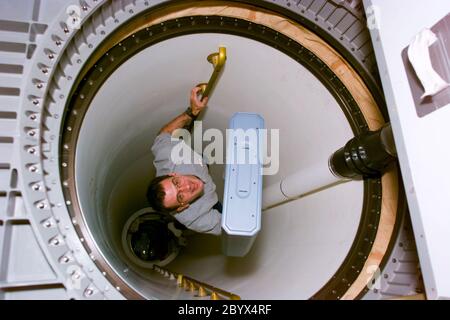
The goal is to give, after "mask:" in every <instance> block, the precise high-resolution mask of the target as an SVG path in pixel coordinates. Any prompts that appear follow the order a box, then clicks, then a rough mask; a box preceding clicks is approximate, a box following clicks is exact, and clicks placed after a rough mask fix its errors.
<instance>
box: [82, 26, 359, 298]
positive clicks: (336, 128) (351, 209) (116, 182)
mask: <svg viewBox="0 0 450 320" xmlns="http://www.w3.org/2000/svg"><path fill="white" fill-rule="evenodd" d="M218 45H225V46H226V47H227V49H228V59H227V64H226V67H225V70H224V71H223V74H222V77H221V79H220V81H219V83H218V84H217V87H216V90H215V92H214V94H213V95H212V97H211V100H210V103H209V106H208V109H207V111H206V112H205V114H204V116H203V119H202V120H203V122H202V125H203V129H204V130H206V129H209V128H216V129H219V130H221V131H222V132H225V129H226V128H227V123H228V120H229V118H230V117H231V115H232V114H233V113H234V112H257V113H259V114H261V115H262V116H263V117H264V118H265V120H266V127H267V128H268V129H277V130H279V136H280V139H279V163H280V165H279V170H278V173H277V174H275V175H273V176H265V177H264V185H265V186H269V185H271V184H273V183H276V182H277V181H279V180H280V179H281V178H282V177H285V176H287V175H289V174H292V173H294V172H296V171H297V170H299V169H301V168H308V167H311V166H314V164H315V163H316V162H317V161H322V162H325V163H326V161H327V160H328V157H329V156H330V154H331V152H332V151H333V150H336V149H338V148H339V147H340V146H342V145H343V144H344V143H345V142H346V141H347V140H349V139H350V138H351V137H352V136H353V134H352V130H351V128H350V125H349V124H348V122H347V120H346V118H345V115H344V113H343V112H342V109H341V108H340V106H339V104H338V103H337V102H336V100H335V99H334V98H333V96H332V95H331V93H330V92H329V91H328V90H327V89H326V88H325V87H324V86H323V84H322V83H321V82H320V81H319V80H318V79H317V78H315V77H314V76H313V75H312V74H311V73H310V72H309V71H308V70H307V69H306V68H305V67H303V66H302V65H300V64H299V63H297V61H295V60H293V59H291V58H290V57H289V56H287V55H285V54H283V53H281V52H280V51H278V50H276V49H274V48H272V47H269V46H267V45H265V44H262V43H260V42H257V41H254V40H250V39H245V38H242V37H238V36H233V35H217V34H196V35H186V36H181V37H176V38H173V39H169V40H166V41H164V42H161V43H158V44H156V45H154V46H151V47H149V48H147V49H145V50H143V51H141V52H140V53H138V54H137V55H135V56H133V57H132V58H131V59H129V60H127V61H126V62H125V63H124V64H123V65H121V66H120V67H119V68H118V69H117V70H115V71H114V73H113V74H112V75H111V76H110V77H109V78H108V81H107V82H105V83H104V85H103V86H102V87H101V89H100V90H99V91H98V93H97V94H96V96H95V98H94V99H93V100H92V103H91V105H90V107H89V110H88V112H87V114H86V116H85V119H84V121H83V125H82V127H81V130H80V135H79V139H78V144H77V151H76V181H77V187H78V188H77V190H78V195H79V199H80V204H81V208H82V210H83V213H84V215H85V217H86V219H87V220H88V224H89V227H90V229H91V233H92V234H93V236H94V238H96V239H97V244H103V246H104V247H103V248H102V252H103V253H104V254H105V257H106V258H107V259H108V260H109V261H110V262H111V263H112V264H113V265H114V266H115V265H119V266H120V267H116V269H117V270H122V269H124V268H126V267H125V266H122V263H123V262H125V264H127V265H128V264H130V265H131V267H132V268H133V267H134V265H135V264H136V263H135V262H136V261H134V260H130V259H129V257H128V256H127V255H124V254H123V252H122V253H121V251H123V250H122V246H121V243H120V241H121V237H120V235H121V232H122V229H123V226H124V224H125V223H126V221H127V219H128V218H129V217H130V215H131V214H133V212H136V211H137V210H139V209H141V208H145V207H147V206H148V204H147V202H146V198H145V192H146V187H147V185H148V183H149V182H150V181H151V179H152V178H153V177H154V168H153V165H152V161H153V158H152V154H151V151H150V148H151V145H152V143H153V140H154V139H155V137H156V135H157V132H158V131H159V130H160V129H161V127H162V125H163V124H164V123H167V122H169V121H170V120H171V119H173V118H174V117H175V116H177V115H178V114H180V113H181V112H182V111H183V110H184V109H185V108H186V106H187V104H188V103H189V100H188V97H189V96H188V94H189V91H190V89H191V87H193V86H194V85H195V84H196V83H199V82H204V81H205V79H207V78H208V77H209V75H210V73H211V66H210V65H209V64H208V63H207V61H206V57H207V56H208V55H209V54H210V53H211V52H215V51H216V50H217V48H218ZM180 48H182V51H183V54H182V59H180ZM207 144H208V142H205V144H204V145H205V146H206V145H207ZM274 160H276V159H274ZM223 169H224V166H223V165H221V164H213V165H211V166H210V172H211V175H212V176H213V178H214V181H215V183H216V185H217V193H218V195H219V198H222V194H223V178H222V177H223ZM362 202H363V183H362V182H351V183H347V184H344V185H341V186H338V187H335V188H333V189H332V190H327V191H324V192H321V193H319V194H316V195H312V196H310V197H308V198H305V199H304V200H302V201H296V202H292V203H290V204H287V205H284V206H281V207H279V208H274V209H271V210H268V211H266V212H264V213H263V216H264V217H263V222H262V224H263V228H262V231H261V233H260V235H259V236H258V239H257V241H256V244H255V247H254V248H253V249H252V252H251V253H250V255H249V256H247V257H245V258H242V259H233V258H227V257H224V256H222V254H221V250H220V241H219V239H218V238H216V237H212V236H207V235H197V236H194V237H190V239H188V245H187V248H186V249H185V250H183V252H181V254H180V256H179V257H178V258H177V259H175V260H174V262H173V263H172V264H171V265H169V267H170V268H172V269H173V270H174V271H177V272H183V273H184V274H187V275H190V276H191V277H194V278H196V277H197V278H199V280H201V281H203V282H208V283H212V284H213V285H215V286H219V287H221V288H224V289H226V290H228V291H231V292H236V293H237V294H240V295H241V296H242V297H245V298H264V297H269V296H271V297H273V296H272V294H273V293H268V292H267V293H264V290H258V289H257V288H258V287H259V285H257V283H260V284H261V283H264V282H265V281H269V280H270V279H271V278H272V277H273V276H274V274H276V273H278V274H279V275H278V276H277V278H278V281H277V284H276V285H275V286H279V289H280V290H275V291H279V292H283V294H282V295H281V296H278V297H279V298H308V297H310V296H311V295H313V294H314V293H315V292H316V291H317V290H319V289H320V288H321V287H322V286H323V285H324V284H325V283H326V282H327V280H328V279H329V278H330V277H331V276H332V275H333V274H334V272H335V271H336V270H337V269H338V267H339V266H340V264H341V263H342V261H343V260H344V258H345V257H346V255H347V253H348V251H349V249H350V246H351V244H352V242H353V239H354V238H355V234H356V231H357V229H358V225H359V220H360V215H361V210H362ZM331 221H332V222H331ZM105 240H106V241H105ZM116 259H117V260H118V261H116ZM286 261H290V262H289V263H286ZM141 266H142V265H141ZM269 266H270V267H269ZM138 272H141V273H142V272H143V273H147V271H146V270H140V271H138ZM312 274H314V276H311V275H312ZM300 275H303V276H301V277H302V281H298V282H296V284H292V283H291V280H290V279H291V278H292V277H299V276H300ZM244 279H245V281H244ZM248 283H252V285H251V286H248V285H245V284H248ZM255 287H256V288H255ZM246 288H250V289H246ZM281 288H285V289H283V290H281ZM286 288H289V289H288V290H286ZM141 290H142V289H141Z"/></svg>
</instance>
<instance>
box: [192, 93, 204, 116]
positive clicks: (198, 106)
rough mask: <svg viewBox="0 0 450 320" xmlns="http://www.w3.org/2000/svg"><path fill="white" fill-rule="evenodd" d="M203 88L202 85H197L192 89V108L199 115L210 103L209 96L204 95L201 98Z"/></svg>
mask: <svg viewBox="0 0 450 320" xmlns="http://www.w3.org/2000/svg"><path fill="white" fill-rule="evenodd" d="M201 90H202V89H201V88H200V87H195V88H194V89H192V91H191V110H192V113H193V114H194V115H195V116H197V115H198V114H199V113H200V112H201V111H202V110H203V109H204V108H205V107H206V105H207V104H208V97H204V98H203V99H202V100H200V97H199V95H200V93H201Z"/></svg>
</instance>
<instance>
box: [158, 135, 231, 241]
mask: <svg viewBox="0 0 450 320" xmlns="http://www.w3.org/2000/svg"><path fill="white" fill-rule="evenodd" d="M179 143H183V144H185V143H184V141H182V140H174V141H172V137H171V135H170V134H169V133H161V134H159V135H158V136H157V137H156V139H155V141H154V143H153V146H152V153H153V156H154V161H153V164H154V165H155V169H156V176H157V177H159V176H163V175H167V174H169V173H172V172H175V173H179V174H181V175H194V176H197V177H198V178H200V179H201V180H202V181H203V182H204V187H203V195H202V196H201V197H200V198H198V199H197V200H195V201H194V202H193V203H191V204H190V205H189V207H188V208H187V209H185V210H183V211H181V212H180V213H175V214H174V217H175V219H177V220H178V221H179V222H180V223H182V224H184V225H185V226H186V227H187V228H189V229H191V230H194V231H197V232H201V233H211V234H214V235H220V233H221V231H222V230H221V219H222V215H221V214H220V213H219V211H217V210H216V209H213V206H214V205H215V204H216V203H217V201H218V198H217V193H216V185H215V184H214V182H213V180H212V178H211V176H210V175H209V172H208V167H207V165H206V162H205V160H204V159H203V158H202V157H200V156H199V155H198V154H195V155H194V156H197V157H199V158H198V159H199V160H200V161H199V162H201V164H198V162H195V163H192V164H185V163H181V162H180V163H178V161H177V163H174V162H173V161H172V158H171V153H172V149H173V147H175V146H176V145H178V144H179ZM184 147H186V148H189V147H188V146H187V145H186V144H185V146H184ZM189 150H190V151H191V152H193V151H192V149H190V148H189Z"/></svg>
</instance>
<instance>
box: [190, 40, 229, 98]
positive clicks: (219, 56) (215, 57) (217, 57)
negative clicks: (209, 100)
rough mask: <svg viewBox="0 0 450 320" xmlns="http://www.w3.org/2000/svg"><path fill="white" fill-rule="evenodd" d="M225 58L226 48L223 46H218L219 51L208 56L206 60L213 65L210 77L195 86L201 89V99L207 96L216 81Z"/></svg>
mask: <svg viewBox="0 0 450 320" xmlns="http://www.w3.org/2000/svg"><path fill="white" fill-rule="evenodd" d="M226 60H227V49H226V48H225V47H219V52H215V53H211V54H210V55H209V56H208V62H209V63H211V64H212V65H213V67H214V70H213V73H212V75H211V78H209V81H208V83H200V84H198V85H197V87H200V88H201V89H202V99H203V98H204V97H209V95H210V93H211V91H212V89H213V88H214V85H215V84H216V82H217V79H218V77H219V74H220V71H221V70H222V68H223V66H224V65H225V61H226Z"/></svg>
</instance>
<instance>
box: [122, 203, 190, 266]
mask: <svg viewBox="0 0 450 320" xmlns="http://www.w3.org/2000/svg"><path fill="white" fill-rule="evenodd" d="M169 223H170V221H169V220H168V219H167V217H165V216H164V215H162V214H159V213H157V212H155V211H154V210H153V209H152V208H143V209H141V210H139V211H138V212H135V213H134V214H133V215H131V217H130V218H128V220H127V222H126V223H125V225H124V227H123V230H122V249H123V250H124V252H125V254H126V256H127V258H128V259H129V260H130V261H132V263H133V264H135V265H138V266H140V267H143V268H147V269H151V268H153V267H154V265H157V266H161V267H163V266H165V265H167V264H169V263H170V262H171V261H172V260H173V259H175V257H176V256H177V255H178V252H179V250H180V241H181V239H179V233H177V230H174V229H172V230H171V229H170V228H169ZM177 235H178V237H177Z"/></svg>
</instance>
